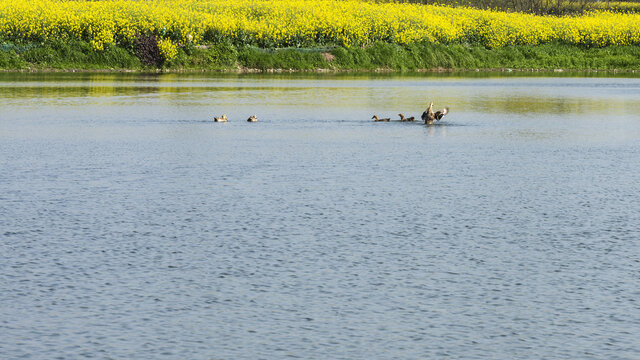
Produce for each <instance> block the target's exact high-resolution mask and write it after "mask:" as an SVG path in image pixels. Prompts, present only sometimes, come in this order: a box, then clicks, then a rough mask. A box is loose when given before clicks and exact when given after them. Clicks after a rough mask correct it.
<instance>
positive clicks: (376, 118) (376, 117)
mask: <svg viewBox="0 0 640 360" xmlns="http://www.w3.org/2000/svg"><path fill="white" fill-rule="evenodd" d="M371 118H372V119H374V120H373V121H391V119H390V118H384V119H378V115H373V116H372V117H371Z"/></svg>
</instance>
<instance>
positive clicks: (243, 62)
mask: <svg viewBox="0 0 640 360" xmlns="http://www.w3.org/2000/svg"><path fill="white" fill-rule="evenodd" d="M141 58H142V59H143V60H141ZM145 63H146V65H145ZM0 69H2V70H9V71H166V72H179V71H221V72H277V71H303V72H331V71H396V72H402V71H448V70H491V71H495V70H505V71H511V70H513V71H519V70H526V71H531V70H533V71H558V70H560V69H561V70H579V71H596V70H597V71H599V70H607V71H613V70H616V71H640V46H636V45H631V46H608V47H602V48H589V47H584V46H578V45H568V44H560V43H549V44H542V45H512V46H504V47H500V48H495V49H488V48H486V47H484V46H479V45H458V44H455V45H442V44H433V43H419V44H410V45H398V44H390V43H384V42H377V43H374V44H373V45H370V46H366V47H342V46H334V47H324V48H279V49H263V48H258V47H254V46H235V45H233V44H230V43H225V42H223V43H217V44H209V45H200V46H184V47H181V48H178V49H177V54H176V55H175V56H174V57H173V58H172V60H171V61H167V60H164V59H163V58H162V57H158V58H157V59H155V60H153V61H151V62H150V61H149V60H148V59H144V58H143V57H140V54H139V53H138V55H136V51H134V50H133V49H125V48H123V47H119V46H116V45H108V46H105V48H104V50H99V51H97V50H94V49H93V48H92V46H91V45H90V43H88V42H85V41H80V40H72V41H48V42H45V43H22V44H16V43H10V42H4V43H2V44H1V45H0Z"/></svg>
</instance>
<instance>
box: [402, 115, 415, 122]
mask: <svg viewBox="0 0 640 360" xmlns="http://www.w3.org/2000/svg"><path fill="white" fill-rule="evenodd" d="M398 116H400V121H414V120H415V119H416V118H415V117H413V116H411V117H408V118H406V117H404V115H403V114H398Z"/></svg>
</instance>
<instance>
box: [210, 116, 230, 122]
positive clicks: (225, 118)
mask: <svg viewBox="0 0 640 360" xmlns="http://www.w3.org/2000/svg"><path fill="white" fill-rule="evenodd" d="M213 121H215V122H227V114H222V116H220V117H214V118H213Z"/></svg>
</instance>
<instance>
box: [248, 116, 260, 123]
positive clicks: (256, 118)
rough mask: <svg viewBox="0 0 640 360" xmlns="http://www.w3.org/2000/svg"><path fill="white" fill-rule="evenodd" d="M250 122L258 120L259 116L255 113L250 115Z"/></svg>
mask: <svg viewBox="0 0 640 360" xmlns="http://www.w3.org/2000/svg"><path fill="white" fill-rule="evenodd" d="M247 121H248V122H256V121H258V117H257V116H255V115H251V116H249V118H248V119H247Z"/></svg>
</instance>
